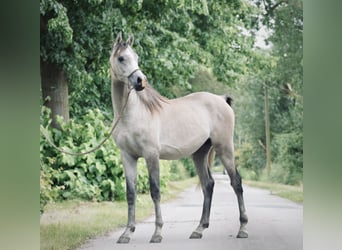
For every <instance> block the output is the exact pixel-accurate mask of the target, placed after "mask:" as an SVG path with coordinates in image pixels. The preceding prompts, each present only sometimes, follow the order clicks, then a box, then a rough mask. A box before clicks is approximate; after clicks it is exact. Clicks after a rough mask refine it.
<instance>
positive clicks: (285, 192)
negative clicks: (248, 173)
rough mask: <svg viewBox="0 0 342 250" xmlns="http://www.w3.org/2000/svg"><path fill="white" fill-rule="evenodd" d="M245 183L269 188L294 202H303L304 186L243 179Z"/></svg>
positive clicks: (272, 192) (275, 193)
mask: <svg viewBox="0 0 342 250" xmlns="http://www.w3.org/2000/svg"><path fill="white" fill-rule="evenodd" d="M243 183H244V184H247V185H249V186H252V187H258V188H263V189H267V190H269V191H270V192H271V194H274V195H277V196H280V197H283V198H286V199H289V200H291V201H294V202H298V203H303V201H304V194H303V186H290V185H284V184H278V183H270V182H261V181H251V180H243Z"/></svg>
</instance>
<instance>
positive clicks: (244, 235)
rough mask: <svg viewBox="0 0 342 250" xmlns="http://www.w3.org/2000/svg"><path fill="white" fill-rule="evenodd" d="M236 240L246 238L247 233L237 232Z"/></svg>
mask: <svg viewBox="0 0 342 250" xmlns="http://www.w3.org/2000/svg"><path fill="white" fill-rule="evenodd" d="M236 238H248V233H247V231H239V233H238V235H237V236H236Z"/></svg>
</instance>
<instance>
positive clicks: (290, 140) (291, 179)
mask: <svg viewBox="0 0 342 250" xmlns="http://www.w3.org/2000/svg"><path fill="white" fill-rule="evenodd" d="M273 143H274V148H275V159H274V162H275V163H277V164H278V165H279V166H278V171H279V172H280V174H279V175H280V176H281V178H279V179H278V180H277V181H279V182H282V183H285V184H291V185H293V184H298V183H299V182H301V180H302V178H303V134H302V133H298V132H292V133H286V134H277V135H275V137H274V139H273Z"/></svg>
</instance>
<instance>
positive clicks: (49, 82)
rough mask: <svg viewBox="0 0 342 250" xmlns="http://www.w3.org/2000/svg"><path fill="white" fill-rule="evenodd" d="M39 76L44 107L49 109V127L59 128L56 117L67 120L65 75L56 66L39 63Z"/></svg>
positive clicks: (67, 102) (67, 107) (66, 84)
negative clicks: (50, 119) (50, 121)
mask: <svg viewBox="0 0 342 250" xmlns="http://www.w3.org/2000/svg"><path fill="white" fill-rule="evenodd" d="M40 76H41V84H42V92H43V101H44V105H45V106H47V107H48V108H50V109H51V118H52V123H51V126H52V127H54V128H60V126H59V125H58V123H57V120H56V116H57V115H59V116H62V117H63V118H64V121H68V120H69V101H68V83H67V80H66V77H65V74H64V72H63V70H62V69H61V68H59V67H58V66H57V65H54V64H51V63H48V62H42V61H41V63H40Z"/></svg>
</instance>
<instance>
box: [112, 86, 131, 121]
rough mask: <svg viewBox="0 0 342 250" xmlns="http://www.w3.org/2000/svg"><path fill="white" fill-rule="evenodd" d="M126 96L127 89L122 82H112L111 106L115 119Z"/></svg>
mask: <svg viewBox="0 0 342 250" xmlns="http://www.w3.org/2000/svg"><path fill="white" fill-rule="evenodd" d="M127 96H128V88H127V86H126V84H125V83H124V82H118V81H115V80H112V104H113V109H114V115H115V117H117V116H118V115H119V114H120V112H121V111H122V108H123V106H124V104H125V102H126V99H127Z"/></svg>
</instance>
